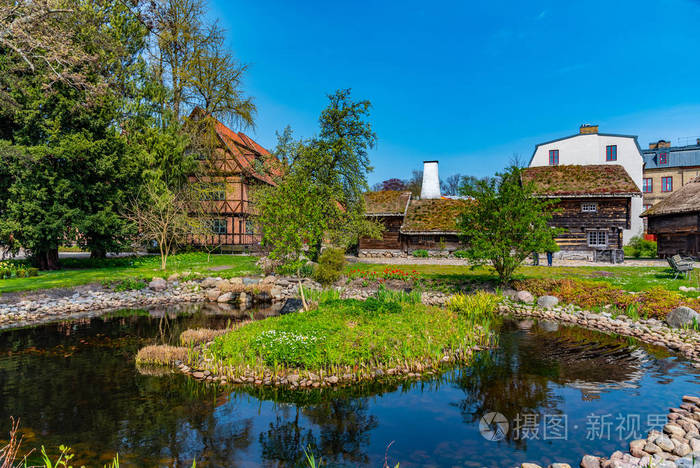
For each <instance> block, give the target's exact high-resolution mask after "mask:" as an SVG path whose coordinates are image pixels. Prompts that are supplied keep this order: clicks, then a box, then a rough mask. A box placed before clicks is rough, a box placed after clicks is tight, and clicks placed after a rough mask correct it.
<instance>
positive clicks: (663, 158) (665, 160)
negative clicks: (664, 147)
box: [659, 151, 668, 164]
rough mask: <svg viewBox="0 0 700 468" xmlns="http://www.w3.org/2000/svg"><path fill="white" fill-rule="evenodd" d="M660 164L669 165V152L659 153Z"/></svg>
mask: <svg viewBox="0 0 700 468" xmlns="http://www.w3.org/2000/svg"><path fill="white" fill-rule="evenodd" d="M659 164H668V152H667V151H664V152H662V153H659Z"/></svg>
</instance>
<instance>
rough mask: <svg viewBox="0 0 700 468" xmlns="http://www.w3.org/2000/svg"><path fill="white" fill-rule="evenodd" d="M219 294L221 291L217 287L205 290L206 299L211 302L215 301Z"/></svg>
mask: <svg viewBox="0 0 700 468" xmlns="http://www.w3.org/2000/svg"><path fill="white" fill-rule="evenodd" d="M219 296H221V291H219V290H218V289H216V288H214V289H208V290H207V299H209V300H210V301H212V302H216V300H217V299H219Z"/></svg>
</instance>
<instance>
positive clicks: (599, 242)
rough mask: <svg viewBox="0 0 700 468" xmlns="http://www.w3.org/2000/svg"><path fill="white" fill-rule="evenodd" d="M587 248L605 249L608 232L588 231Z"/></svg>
mask: <svg viewBox="0 0 700 468" xmlns="http://www.w3.org/2000/svg"><path fill="white" fill-rule="evenodd" d="M588 246H589V247H607V246H608V232H607V231H588Z"/></svg>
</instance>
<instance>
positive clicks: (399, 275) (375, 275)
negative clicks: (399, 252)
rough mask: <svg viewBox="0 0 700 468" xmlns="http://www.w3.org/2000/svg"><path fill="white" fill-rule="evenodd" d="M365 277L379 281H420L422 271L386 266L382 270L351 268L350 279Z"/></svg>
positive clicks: (365, 278) (368, 279)
mask: <svg viewBox="0 0 700 468" xmlns="http://www.w3.org/2000/svg"><path fill="white" fill-rule="evenodd" d="M358 278H359V279H363V280H366V281H379V282H382V283H383V282H384V281H386V280H402V281H419V280H420V273H418V272H417V271H416V270H411V271H403V270H401V269H399V268H390V267H386V268H384V270H382V271H364V270H359V269H358V270H350V272H349V273H348V279H349V280H354V279H358Z"/></svg>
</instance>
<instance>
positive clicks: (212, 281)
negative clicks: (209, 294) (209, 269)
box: [199, 276, 221, 288]
mask: <svg viewBox="0 0 700 468" xmlns="http://www.w3.org/2000/svg"><path fill="white" fill-rule="evenodd" d="M220 279H221V278H212V277H211V276H210V277H208V278H204V279H203V280H202V282H201V283H199V285H200V286H201V287H203V288H213V287H214V286H216V282H217V281H219V280H220Z"/></svg>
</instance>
